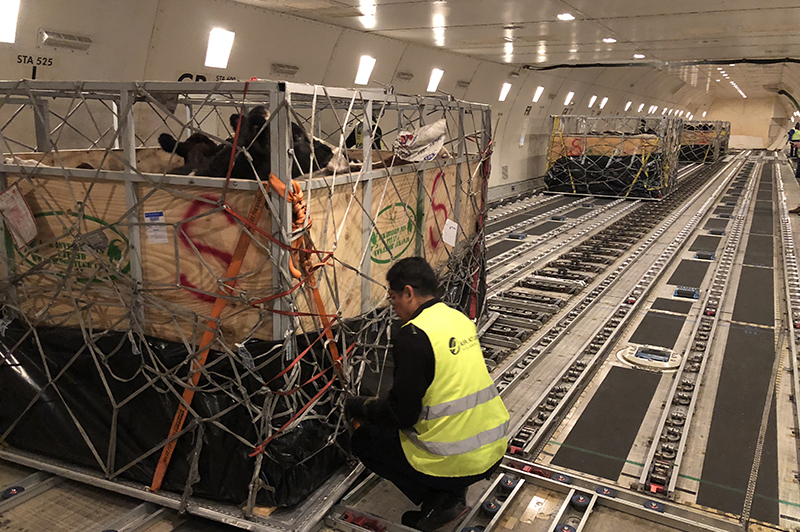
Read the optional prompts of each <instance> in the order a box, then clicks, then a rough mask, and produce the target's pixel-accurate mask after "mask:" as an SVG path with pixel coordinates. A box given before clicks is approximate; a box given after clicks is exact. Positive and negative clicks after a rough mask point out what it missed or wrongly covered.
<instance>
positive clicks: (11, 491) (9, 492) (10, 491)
mask: <svg viewBox="0 0 800 532" xmlns="http://www.w3.org/2000/svg"><path fill="white" fill-rule="evenodd" d="M23 491H25V488H23V487H22V486H11V487H10V488H6V489H5V490H3V493H2V494H0V501H4V500H6V499H10V498H11V497H13V496H14V495H18V494H20V493H22V492H23Z"/></svg>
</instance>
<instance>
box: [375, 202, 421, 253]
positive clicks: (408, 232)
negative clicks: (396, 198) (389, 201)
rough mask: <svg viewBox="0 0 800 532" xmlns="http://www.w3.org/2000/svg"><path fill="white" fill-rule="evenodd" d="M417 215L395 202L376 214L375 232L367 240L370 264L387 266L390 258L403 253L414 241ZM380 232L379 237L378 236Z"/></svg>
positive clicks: (402, 204) (404, 205)
mask: <svg viewBox="0 0 800 532" xmlns="http://www.w3.org/2000/svg"><path fill="white" fill-rule="evenodd" d="M416 219H417V214H416V213H415V212H414V209H412V208H411V207H410V206H409V205H407V204H405V203H402V202H397V203H395V204H393V205H389V206H388V207H386V208H384V209H383V210H382V211H381V212H379V213H378V217H377V218H376V219H375V226H376V228H377V232H376V231H375V230H373V231H372V236H371V237H370V239H369V252H370V259H372V262H375V263H377V264H387V263H388V262H390V261H391V260H392V257H394V258H398V257H401V256H402V255H403V253H405V252H406V251H407V250H408V248H409V246H411V243H412V242H413V241H414V221H415V220H416ZM378 232H380V236H378Z"/></svg>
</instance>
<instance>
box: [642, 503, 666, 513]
mask: <svg viewBox="0 0 800 532" xmlns="http://www.w3.org/2000/svg"><path fill="white" fill-rule="evenodd" d="M644 507H645V508H647V509H648V510H653V511H654V512H661V513H664V505H663V504H661V503H660V502H658V501H646V502H645V503H644Z"/></svg>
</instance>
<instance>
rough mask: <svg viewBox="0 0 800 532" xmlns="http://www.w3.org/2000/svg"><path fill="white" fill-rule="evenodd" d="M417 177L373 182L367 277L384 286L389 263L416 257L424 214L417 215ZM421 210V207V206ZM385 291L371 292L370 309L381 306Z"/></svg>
mask: <svg viewBox="0 0 800 532" xmlns="http://www.w3.org/2000/svg"><path fill="white" fill-rule="evenodd" d="M417 199H418V193H417V174H416V173H415V172H412V173H408V174H399V175H395V176H392V177H389V178H378V179H375V180H373V185H372V208H371V212H370V214H371V217H372V219H373V220H374V221H375V230H374V231H373V232H372V233H371V235H370V241H369V248H370V249H369V257H370V277H372V278H373V279H375V280H376V281H378V282H380V283H385V282H386V272H387V271H389V268H390V267H391V265H392V262H394V261H396V260H398V259H401V258H405V257H411V256H414V254H415V248H416V240H417V232H416V228H417V227H418V225H420V226H421V223H422V219H423V217H424V212H418V210H419V209H418V201H417ZM423 208H424V205H423ZM385 300H386V289H385V287H384V286H380V285H377V284H373V285H372V289H371V291H370V307H371V308H375V307H377V306H379V305H381V304H384V302H385Z"/></svg>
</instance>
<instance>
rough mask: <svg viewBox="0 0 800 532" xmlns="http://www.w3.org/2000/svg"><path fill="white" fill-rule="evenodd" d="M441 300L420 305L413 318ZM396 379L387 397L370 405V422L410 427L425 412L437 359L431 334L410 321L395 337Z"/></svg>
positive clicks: (368, 404) (403, 427)
mask: <svg viewBox="0 0 800 532" xmlns="http://www.w3.org/2000/svg"><path fill="white" fill-rule="evenodd" d="M436 303H439V300H438V299H432V300H430V301H427V302H425V303H423V304H422V305H420V307H419V308H418V309H417V311H416V312H414V314H413V315H412V317H411V319H414V318H416V317H417V316H419V314H420V312H422V311H423V310H425V309H426V308H429V307H432V306H433V305H435V304H436ZM392 353H393V355H394V382H393V384H392V389H391V390H390V391H389V396H388V397H387V398H386V399H378V400H376V401H370V402H369V403H367V405H366V408H365V410H366V416H367V421H369V422H370V423H379V424H383V425H388V426H390V427H394V428H397V429H409V428H411V427H412V426H413V425H414V424H415V423H416V422H417V421H418V420H419V416H420V414H421V413H422V398H423V397H424V396H425V392H426V391H427V390H428V387H429V386H430V385H431V383H432V382H433V376H434V371H435V368H436V359H435V358H434V354H433V346H432V345H431V341H430V340H429V339H428V335H427V334H425V332H424V331H423V330H422V329H419V328H417V327H415V326H414V324H413V323H412V324H408V325H406V326H405V327H402V328H401V329H400V332H399V333H398V335H397V337H396V338H395V340H394V347H393V349H392Z"/></svg>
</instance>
